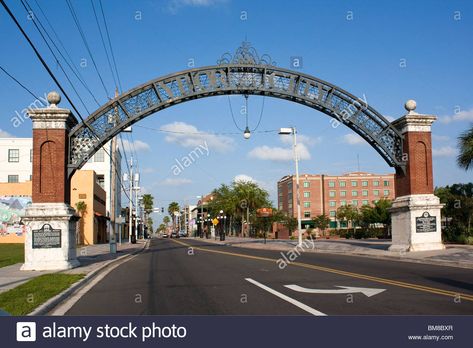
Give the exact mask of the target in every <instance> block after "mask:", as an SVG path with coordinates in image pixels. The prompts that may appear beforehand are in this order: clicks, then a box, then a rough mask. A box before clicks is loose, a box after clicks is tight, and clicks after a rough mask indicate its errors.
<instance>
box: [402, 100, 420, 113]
mask: <svg viewBox="0 0 473 348" xmlns="http://www.w3.org/2000/svg"><path fill="white" fill-rule="evenodd" d="M416 107H417V103H416V101H415V100H413V99H409V100H408V101H406V103H405V104H404V108H405V109H406V110H407V112H408V114H409V115H415V114H417V113H416V112H415V111H414V110H415V109H416Z"/></svg>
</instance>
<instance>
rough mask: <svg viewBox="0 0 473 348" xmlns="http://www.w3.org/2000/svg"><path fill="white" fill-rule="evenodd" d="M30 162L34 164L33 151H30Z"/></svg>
mask: <svg viewBox="0 0 473 348" xmlns="http://www.w3.org/2000/svg"><path fill="white" fill-rule="evenodd" d="M30 162H33V149H30Z"/></svg>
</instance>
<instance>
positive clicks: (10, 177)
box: [8, 175, 18, 183]
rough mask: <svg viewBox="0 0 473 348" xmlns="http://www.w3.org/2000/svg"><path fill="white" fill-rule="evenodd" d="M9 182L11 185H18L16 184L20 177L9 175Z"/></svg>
mask: <svg viewBox="0 0 473 348" xmlns="http://www.w3.org/2000/svg"><path fill="white" fill-rule="evenodd" d="M8 182H9V183H16V182H18V175H8Z"/></svg>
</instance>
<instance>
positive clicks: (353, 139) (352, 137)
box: [342, 133, 365, 145]
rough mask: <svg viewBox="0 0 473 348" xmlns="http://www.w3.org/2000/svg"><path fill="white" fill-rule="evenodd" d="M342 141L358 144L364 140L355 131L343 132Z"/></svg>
mask: <svg viewBox="0 0 473 348" xmlns="http://www.w3.org/2000/svg"><path fill="white" fill-rule="evenodd" d="M342 141H343V142H344V143H347V144H350V145H359V144H364V143H365V140H364V139H363V138H362V137H360V136H359V135H358V134H355V133H350V134H345V135H344V136H343V137H342Z"/></svg>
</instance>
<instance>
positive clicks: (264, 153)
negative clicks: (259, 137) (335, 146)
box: [248, 143, 310, 161]
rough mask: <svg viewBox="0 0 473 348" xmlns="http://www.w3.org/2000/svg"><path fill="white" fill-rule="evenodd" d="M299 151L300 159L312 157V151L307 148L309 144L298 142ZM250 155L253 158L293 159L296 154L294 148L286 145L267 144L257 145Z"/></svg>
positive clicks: (271, 159)
mask: <svg viewBox="0 0 473 348" xmlns="http://www.w3.org/2000/svg"><path fill="white" fill-rule="evenodd" d="M297 153H298V155H299V159H300V160H308V159H310V152H309V150H308V149H307V146H306V145H305V144H303V143H301V144H297ZM248 156H249V157H251V158H256V159H260V160H270V161H292V160H294V156H293V153H292V148H285V147H278V146H276V147H270V146H267V145H263V146H258V147H255V148H254V149H253V150H251V151H250V152H249V153H248Z"/></svg>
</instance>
